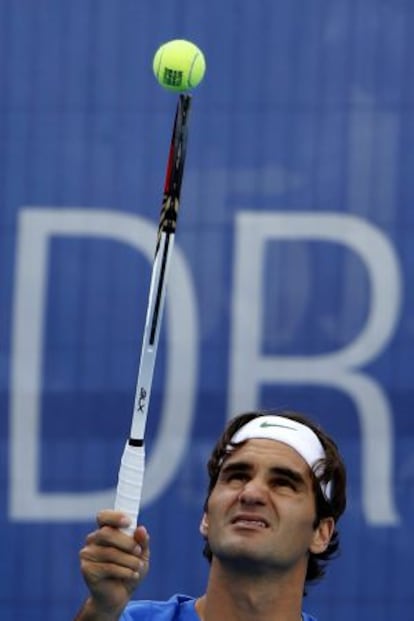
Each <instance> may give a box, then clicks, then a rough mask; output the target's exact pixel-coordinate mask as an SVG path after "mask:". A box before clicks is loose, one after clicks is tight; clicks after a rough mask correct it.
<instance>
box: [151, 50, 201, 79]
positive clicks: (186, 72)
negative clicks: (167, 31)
mask: <svg viewBox="0 0 414 621" xmlns="http://www.w3.org/2000/svg"><path fill="white" fill-rule="evenodd" d="M152 68H153V70H154V74H155V77H156V78H157V80H158V82H159V83H160V84H161V86H163V87H164V88H166V89H167V90H169V91H186V90H188V89H191V88H195V87H196V86H197V85H198V84H200V82H201V80H202V79H203V77H204V72H205V70H206V61H205V59H204V54H203V52H202V51H201V50H200V49H199V48H198V47H197V46H196V45H194V43H191V41H185V39H174V40H173V41H168V42H167V43H164V44H163V45H161V47H159V48H158V50H157V51H156V53H155V56H154V61H153V64H152Z"/></svg>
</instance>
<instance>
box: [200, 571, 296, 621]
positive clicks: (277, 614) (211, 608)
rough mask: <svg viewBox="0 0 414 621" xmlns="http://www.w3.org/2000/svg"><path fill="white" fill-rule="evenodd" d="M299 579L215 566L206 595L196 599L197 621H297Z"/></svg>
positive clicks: (211, 572)
mask: <svg viewBox="0 0 414 621" xmlns="http://www.w3.org/2000/svg"><path fill="white" fill-rule="evenodd" d="M302 596H303V580H302V579H300V578H299V579H297V578H296V577H295V576H286V575H269V574H266V575H262V576H254V577H252V576H249V575H247V574H243V573H241V572H232V571H229V570H228V569H225V568H223V567H222V566H220V565H219V564H218V563H216V564H214V561H213V565H212V567H211V571H210V577H209V581H208V586H207V591H206V594H205V595H204V596H203V597H201V598H200V599H199V600H197V603H196V610H197V613H198V615H199V617H200V618H201V621H217V620H218V619H225V620H226V621H300V619H301V609H302Z"/></svg>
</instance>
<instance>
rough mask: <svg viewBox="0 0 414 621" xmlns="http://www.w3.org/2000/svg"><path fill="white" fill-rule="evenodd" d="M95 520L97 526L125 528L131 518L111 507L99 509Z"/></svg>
mask: <svg viewBox="0 0 414 621" xmlns="http://www.w3.org/2000/svg"><path fill="white" fill-rule="evenodd" d="M96 522H97V524H98V526H113V527H114V528H125V527H126V526H129V525H130V524H131V520H130V519H129V517H128V516H127V515H125V514H124V513H121V512H120V511H113V510H112V509H104V510H103V511H99V513H98V514H97V516H96Z"/></svg>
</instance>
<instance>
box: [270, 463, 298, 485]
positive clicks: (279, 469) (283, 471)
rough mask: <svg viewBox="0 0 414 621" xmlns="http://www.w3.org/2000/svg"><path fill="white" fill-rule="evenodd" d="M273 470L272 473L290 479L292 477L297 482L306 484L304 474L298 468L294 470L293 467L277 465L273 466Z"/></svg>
mask: <svg viewBox="0 0 414 621" xmlns="http://www.w3.org/2000/svg"><path fill="white" fill-rule="evenodd" d="M271 472H272V474H275V475H277V476H283V477H286V478H288V479H291V480H292V481H294V482H295V483H298V484H301V485H305V484H306V483H305V479H304V477H303V475H302V474H301V473H300V472H298V470H293V469H292V468H286V467H284V466H275V467H274V468H271Z"/></svg>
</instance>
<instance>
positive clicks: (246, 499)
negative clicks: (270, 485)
mask: <svg viewBox="0 0 414 621" xmlns="http://www.w3.org/2000/svg"><path fill="white" fill-rule="evenodd" d="M266 497H267V487H266V485H265V484H264V483H263V482H262V481H259V480H258V479H251V480H250V481H247V482H246V483H245V485H244V486H243V489H242V490H241V492H240V494H239V500H240V502H242V503H244V504H264V503H265V502H266Z"/></svg>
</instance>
